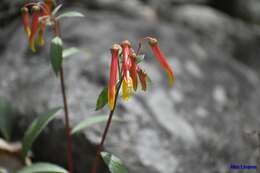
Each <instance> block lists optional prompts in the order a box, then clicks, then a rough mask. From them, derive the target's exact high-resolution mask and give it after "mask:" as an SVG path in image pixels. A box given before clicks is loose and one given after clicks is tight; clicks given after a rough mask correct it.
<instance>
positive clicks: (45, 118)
mask: <svg viewBox="0 0 260 173" xmlns="http://www.w3.org/2000/svg"><path fill="white" fill-rule="evenodd" d="M60 109H61V108H60V107H58V108H54V109H51V110H49V111H47V112H45V113H43V114H42V115H40V116H39V117H37V118H36V119H35V120H34V121H33V122H32V124H31V125H30V126H29V128H28V129H27V130H26V132H25V135H24V138H23V148H22V154H23V157H26V156H27V154H28V151H29V150H30V149H31V146H32V144H33V142H34V141H35V139H36V138H37V137H38V136H39V134H40V133H41V132H42V131H43V129H44V128H45V127H46V126H47V125H48V123H49V122H50V121H51V120H52V119H54V118H55V116H56V115H57V114H56V113H57V112H58V111H59V110H60Z"/></svg>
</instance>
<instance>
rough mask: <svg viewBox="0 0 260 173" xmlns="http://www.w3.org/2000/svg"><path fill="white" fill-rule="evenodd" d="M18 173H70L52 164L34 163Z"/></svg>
mask: <svg viewBox="0 0 260 173" xmlns="http://www.w3.org/2000/svg"><path fill="white" fill-rule="evenodd" d="M17 173H68V171H67V170H66V169H64V168H62V167H60V166H57V165H54V164H50V163H34V164H32V165H30V166H26V167H24V168H22V169H21V170H19V171H18V172H17Z"/></svg>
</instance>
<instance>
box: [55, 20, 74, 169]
mask: <svg viewBox="0 0 260 173" xmlns="http://www.w3.org/2000/svg"><path fill="white" fill-rule="evenodd" d="M54 31H55V34H56V36H59V37H61V32H60V23H59V22H58V21H56V22H55V27H54ZM60 84H61V92H62V99H63V106H64V116H65V130H66V138H67V164H68V169H69V173H73V157H72V136H71V128H70V119H69V111H68V104H67V96H66V88H65V82H64V73H63V66H62V64H61V67H60Z"/></svg>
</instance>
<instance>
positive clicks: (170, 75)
mask: <svg viewBox="0 0 260 173" xmlns="http://www.w3.org/2000/svg"><path fill="white" fill-rule="evenodd" d="M167 74H168V83H169V86H171V87H172V86H173V85H174V83H175V76H174V74H173V72H172V71H167Z"/></svg>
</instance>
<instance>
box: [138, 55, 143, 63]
mask: <svg viewBox="0 0 260 173" xmlns="http://www.w3.org/2000/svg"><path fill="white" fill-rule="evenodd" d="M136 59H137V61H136V62H137V64H139V63H140V62H142V61H143V60H144V54H141V55H137V57H136Z"/></svg>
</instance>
